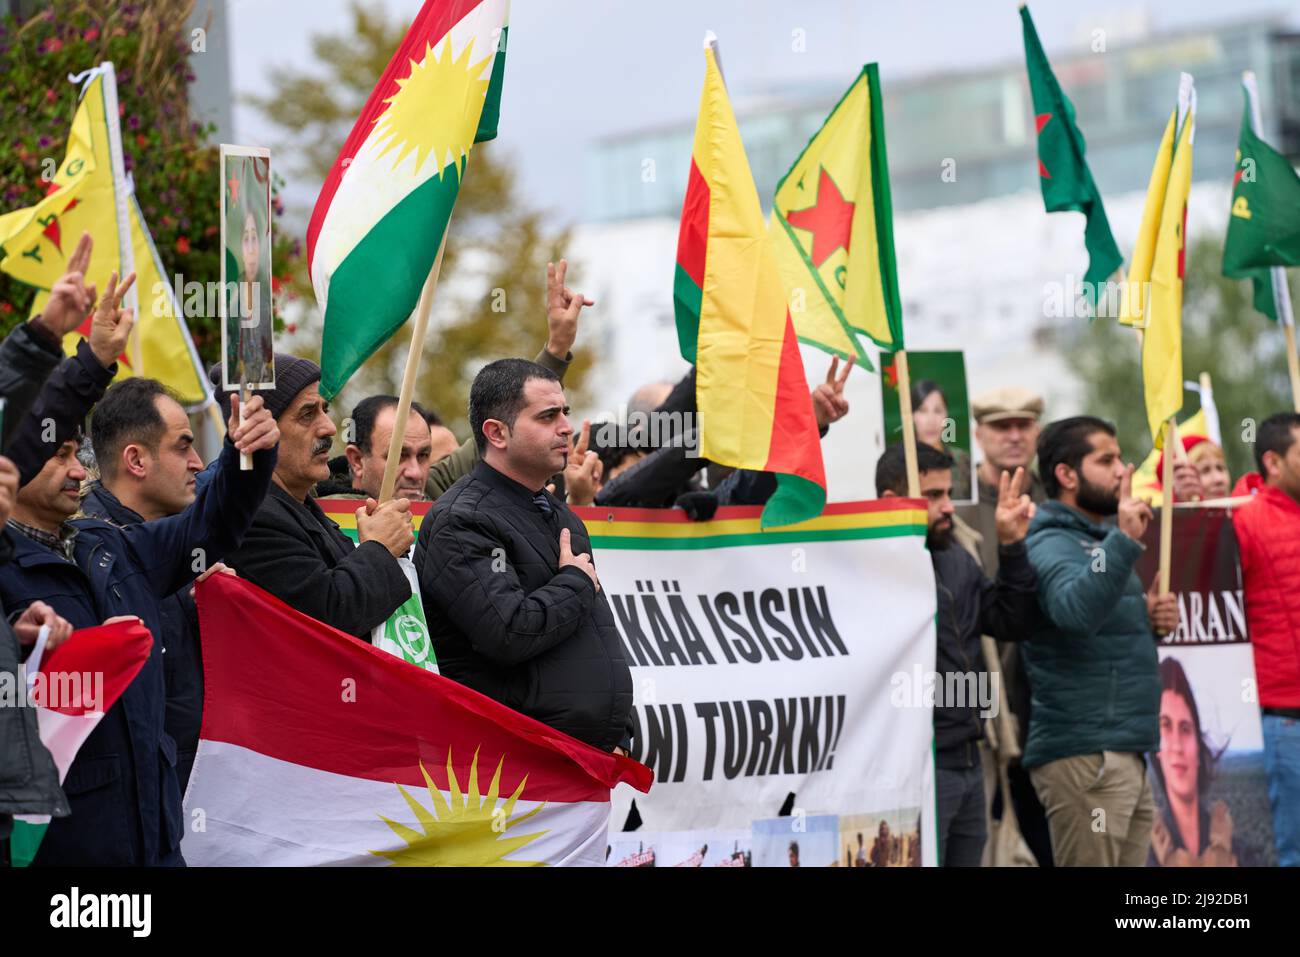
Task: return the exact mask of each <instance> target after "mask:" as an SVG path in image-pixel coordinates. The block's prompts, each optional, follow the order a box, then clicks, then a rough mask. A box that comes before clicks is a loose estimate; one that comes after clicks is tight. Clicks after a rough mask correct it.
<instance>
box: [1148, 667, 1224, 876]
mask: <svg viewBox="0 0 1300 957" xmlns="http://www.w3.org/2000/svg"><path fill="white" fill-rule="evenodd" d="M1160 687H1161V693H1160V750H1159V751H1158V752H1157V753H1156V755H1155V758H1154V760H1153V761H1152V763H1151V772H1152V776H1153V778H1154V785H1155V788H1156V809H1157V812H1156V822H1155V824H1154V825H1153V827H1152V829H1151V853H1150V855H1149V856H1148V859H1147V864H1148V866H1159V867H1238V866H1242V865H1243V864H1244V863H1246V862H1243V861H1242V860H1241V857H1242V847H1241V843H1240V842H1239V841H1238V840H1236V839H1235V838H1234V837H1233V824H1232V815H1231V813H1229V810H1228V804H1227V802H1226V801H1222V800H1212V799H1211V798H1210V796H1209V793H1210V785H1211V783H1212V782H1213V780H1214V772H1215V769H1216V766H1217V765H1218V761H1219V757H1220V755H1221V754H1222V753H1223V751H1224V750H1226V748H1221V749H1220V750H1219V751H1217V752H1216V751H1214V750H1213V749H1212V748H1211V747H1210V744H1209V742H1208V740H1207V738H1206V734H1205V732H1204V730H1203V729H1202V727H1201V716H1200V711H1199V710H1198V709H1197V707H1196V699H1195V697H1194V696H1193V694H1192V686H1191V683H1190V682H1189V681H1188V680H1187V673H1186V672H1185V671H1184V670H1183V666H1182V665H1181V664H1179V662H1178V659H1177V658H1174V657H1166V658H1165V659H1164V660H1163V661H1161V662H1160Z"/></svg>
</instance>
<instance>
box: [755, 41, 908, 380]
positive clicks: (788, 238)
mask: <svg viewBox="0 0 1300 957" xmlns="http://www.w3.org/2000/svg"><path fill="white" fill-rule="evenodd" d="M768 229H769V232H770V233H771V236H772V245H773V248H774V249H775V251H776V259H777V263H778V265H779V266H780V269H781V278H782V280H783V281H784V283H785V289H786V294H787V296H788V297H789V302H790V315H791V317H792V318H793V320H794V327H795V331H796V332H797V333H798V335H799V341H801V342H805V343H807V344H808V345H812V346H816V347H817V348H819V349H824V350H826V351H827V352H830V353H833V354H836V355H840V356H843V357H845V358H847V357H849V356H850V355H853V356H856V357H857V360H858V362H859V363H861V364H862V365H863V366H864V367H865V368H867V369H870V368H871V362H870V360H868V358H867V355H866V352H865V351H864V350H863V348H862V344H861V342H860V340H859V338H858V337H859V335H867V336H870V337H871V338H872V339H873V340H875V342H876V343H877V344H878V345H879V346H880V347H881V348H885V349H901V348H903V310H902V306H901V304H900V300H899V293H898V268H897V265H896V263H895V260H894V214H893V205H892V202H891V199H890V190H889V163H888V160H887V157H886V152H885V116H884V109H883V107H882V105H881V98H880V74H879V71H878V70H877V68H876V64H874V63H869V64H867V65H866V66H865V67H863V68H862V73H861V74H859V75H858V78H857V79H856V80H854V82H853V85H852V86H850V87H849V89H848V91H847V92H846V93H845V94H844V96H843V97H842V98H841V99H840V102H839V103H838V104H836V106H835V109H833V110H832V111H831V113H830V116H828V117H827V118H826V122H825V123H824V124H822V128H821V129H820V130H818V131H817V133H816V134H815V135H814V136H813V138H812V139H811V140H809V142H808V145H807V146H806V147H804V151H803V153H801V154H800V156H799V158H798V159H797V160H795V162H794V165H793V166H792V167H790V171H789V172H788V173H786V174H785V176H784V177H783V178H782V179H781V181H780V182H779V183H777V186H776V197H775V199H774V201H773V203H772V216H771V222H770V225H769V227H768Z"/></svg>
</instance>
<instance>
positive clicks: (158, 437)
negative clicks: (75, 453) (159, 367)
mask: <svg viewBox="0 0 1300 957" xmlns="http://www.w3.org/2000/svg"><path fill="white" fill-rule="evenodd" d="M159 396H166V397H167V398H169V399H171V400H172V401H174V402H176V404H177V405H179V404H180V399H178V398H177V397H176V393H174V392H172V390H171V389H169V388H167V386H165V385H163V384H162V383H161V382H159V381H158V380H157V379H144V378H141V377H139V376H133V377H132V378H130V379H123V380H122V381H121V382H118V383H117V384H116V385H114V386H112V387H111V388H109V390H108V391H107V392H105V393H104V398H102V399H100V400H99V404H98V405H96V406H95V410H94V412H93V413H91V417H90V444H91V446H92V447H93V448H94V450H95V460H96V462H97V463H98V465H99V474H100V475H101V476H103V477H104V478H112V477H113V476H114V475H116V474H117V466H118V459H119V458H120V457H121V455H122V450H123V449H124V448H126V447H127V446H128V445H130V444H131V443H133V442H135V443H139V444H140V445H143V446H144V447H145V448H147V449H149V450H150V451H151V452H156V451H157V450H158V443H159V442H161V441H162V437H163V433H164V432H165V431H166V430H167V424H166V423H165V422H163V417H162V413H161V412H159V411H158V402H157V400H158V397H159Z"/></svg>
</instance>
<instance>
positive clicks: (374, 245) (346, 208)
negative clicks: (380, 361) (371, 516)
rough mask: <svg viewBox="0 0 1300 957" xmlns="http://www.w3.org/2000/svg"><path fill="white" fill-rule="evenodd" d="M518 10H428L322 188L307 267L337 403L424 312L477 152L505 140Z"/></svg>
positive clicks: (466, 5)
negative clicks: (506, 76) (415, 314)
mask: <svg viewBox="0 0 1300 957" xmlns="http://www.w3.org/2000/svg"><path fill="white" fill-rule="evenodd" d="M509 10H510V3H509V0H426V2H425V4H424V6H423V7H421V8H420V12H419V14H418V15H417V16H416V18H415V21H414V22H413V23H412V24H411V28H410V29H409V30H408V31H407V32H406V36H405V37H404V38H403V39H402V42H401V45H400V46H398V48H397V52H396V53H394V54H393V58H392V60H391V61H390V62H389V64H388V67H387V68H386V69H385V70H384V74H383V76H381V77H380V79H379V83H378V84H377V85H376V86H375V88H374V90H373V91H372V92H371V94H370V98H369V99H368V100H367V101H366V105H365V108H364V109H363V110H362V111H361V115H360V117H358V118H357V122H356V125H355V126H354V127H353V128H352V132H351V134H350V135H349V136H348V138H347V141H346V142H345V143H344V144H343V149H342V150H341V151H340V152H339V155H338V158H337V159H336V160H335V161H334V165H333V167H332V168H331V169H330V172H329V175H328V176H327V177H326V179H325V184H324V186H322V187H321V192H320V196H319V197H318V198H317V200H316V208H315V209H314V210H313V212H312V216H311V222H310V223H309V225H308V228H307V260H308V263H309V266H310V270H311V280H312V286H313V287H314V288H315V291H316V301H317V304H318V305H319V306H320V310H321V312H322V313H323V315H324V317H325V328H324V332H323V334H322V338H321V394H322V395H324V396H325V397H326V398H332V397H333V396H334V395H336V394H337V393H338V391H339V390H340V389H342V388H343V386H344V384H345V383H346V382H347V381H348V379H349V378H350V377H351V375H352V374H353V373H354V372H355V371H356V370H357V369H358V368H359V367H360V366H361V364H362V363H364V362H365V361H366V359H368V358H369V357H370V356H371V355H373V354H374V352H375V351H376V350H377V349H379V347H380V346H382V345H383V344H384V343H385V342H387V341H388V339H389V338H390V337H391V336H392V335H393V334H394V333H395V332H397V330H398V329H399V328H401V326H402V324H403V323H405V322H406V320H407V318H408V317H409V316H410V315H411V313H412V311H414V309H415V305H416V302H417V301H418V300H419V298H420V291H421V289H422V288H423V286H424V282H425V279H426V278H427V277H428V275H429V271H430V269H431V268H432V266H433V261H434V259H435V258H436V256H437V254H438V247H439V246H440V245H441V243H442V238H443V233H444V232H445V231H446V228H447V222H448V220H449V219H450V218H451V211H452V207H453V206H454V205H455V203H456V196H457V194H458V193H459V191H460V181H461V177H462V176H463V175H464V173H465V165H466V161H467V160H468V158H469V152H470V149H471V148H472V147H473V145H474V144H475V143H480V142H483V141H484V140H489V139H492V138H493V137H494V136H496V124H497V117H498V114H499V110H500V101H501V85H502V76H503V73H504V70H505V49H506V33H507V25H506V20H507V17H508V14H509Z"/></svg>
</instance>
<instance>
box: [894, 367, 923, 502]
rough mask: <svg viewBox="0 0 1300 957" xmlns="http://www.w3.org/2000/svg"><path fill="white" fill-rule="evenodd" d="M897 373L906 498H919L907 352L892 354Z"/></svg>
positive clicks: (919, 479)
mask: <svg viewBox="0 0 1300 957" xmlns="http://www.w3.org/2000/svg"><path fill="white" fill-rule="evenodd" d="M894 369H895V371H897V373H898V414H899V417H900V418H901V419H902V420H903V460H904V461H905V462H906V463H907V497H908V498H920V497H921V476H920V474H919V473H918V472H917V471H916V423H915V422H913V421H912V377H911V376H910V375H909V374H908V371H907V350H906V349H899V350H898V351H897V352H895V353H894Z"/></svg>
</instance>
